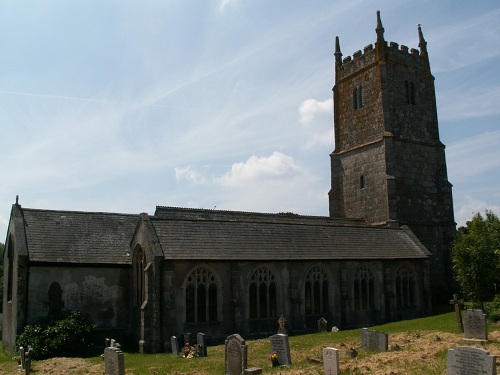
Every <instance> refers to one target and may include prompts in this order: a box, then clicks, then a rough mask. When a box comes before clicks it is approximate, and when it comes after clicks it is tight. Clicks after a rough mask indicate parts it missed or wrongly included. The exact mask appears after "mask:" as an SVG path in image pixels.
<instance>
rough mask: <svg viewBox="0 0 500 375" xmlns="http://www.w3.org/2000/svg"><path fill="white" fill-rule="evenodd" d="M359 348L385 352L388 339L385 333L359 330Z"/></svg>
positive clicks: (364, 329)
mask: <svg viewBox="0 0 500 375" xmlns="http://www.w3.org/2000/svg"><path fill="white" fill-rule="evenodd" d="M361 348H362V349H365V350H374V351H378V352H386V351H387V350H388V349H389V338H388V335H387V333H384V332H379V331H374V330H372V329H368V328H363V329H361Z"/></svg>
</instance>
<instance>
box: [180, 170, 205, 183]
mask: <svg viewBox="0 0 500 375" xmlns="http://www.w3.org/2000/svg"><path fill="white" fill-rule="evenodd" d="M175 179H176V180H177V181H179V180H188V181H191V182H194V183H196V184H203V183H205V182H206V181H207V180H206V179H205V178H203V177H200V176H199V174H198V172H197V171H196V170H195V169H193V168H192V167H191V166H188V167H176V168H175Z"/></svg>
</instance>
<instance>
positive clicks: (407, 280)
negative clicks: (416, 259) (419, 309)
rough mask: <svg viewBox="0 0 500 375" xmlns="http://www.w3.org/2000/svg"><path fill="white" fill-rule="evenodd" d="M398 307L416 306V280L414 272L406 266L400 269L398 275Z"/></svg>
mask: <svg viewBox="0 0 500 375" xmlns="http://www.w3.org/2000/svg"><path fill="white" fill-rule="evenodd" d="M395 284H396V305H397V306H398V307H409V306H414V305H415V294H416V280H415V275H414V273H413V271H412V270H411V269H410V268H409V267H408V266H406V265H403V266H401V267H399V269H398V273H397V275H396V283H395Z"/></svg>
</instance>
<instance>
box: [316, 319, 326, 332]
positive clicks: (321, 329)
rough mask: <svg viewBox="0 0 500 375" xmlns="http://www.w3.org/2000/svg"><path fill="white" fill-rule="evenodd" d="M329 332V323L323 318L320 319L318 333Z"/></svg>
mask: <svg viewBox="0 0 500 375" xmlns="http://www.w3.org/2000/svg"><path fill="white" fill-rule="evenodd" d="M327 330H328V321H327V320H326V319H325V318H323V317H321V318H319V319H318V332H326V331H327Z"/></svg>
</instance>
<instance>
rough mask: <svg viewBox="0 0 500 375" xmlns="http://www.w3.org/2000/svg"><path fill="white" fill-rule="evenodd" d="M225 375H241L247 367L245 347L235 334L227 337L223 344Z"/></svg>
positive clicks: (241, 339)
mask: <svg viewBox="0 0 500 375" xmlns="http://www.w3.org/2000/svg"><path fill="white" fill-rule="evenodd" d="M224 356H225V369H224V373H225V375H241V374H243V373H244V371H245V368H246V367H247V346H246V344H245V340H243V337H241V336H240V335H238V334H237V333H236V334H234V335H231V336H228V337H227V339H226V343H225V355H224Z"/></svg>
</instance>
